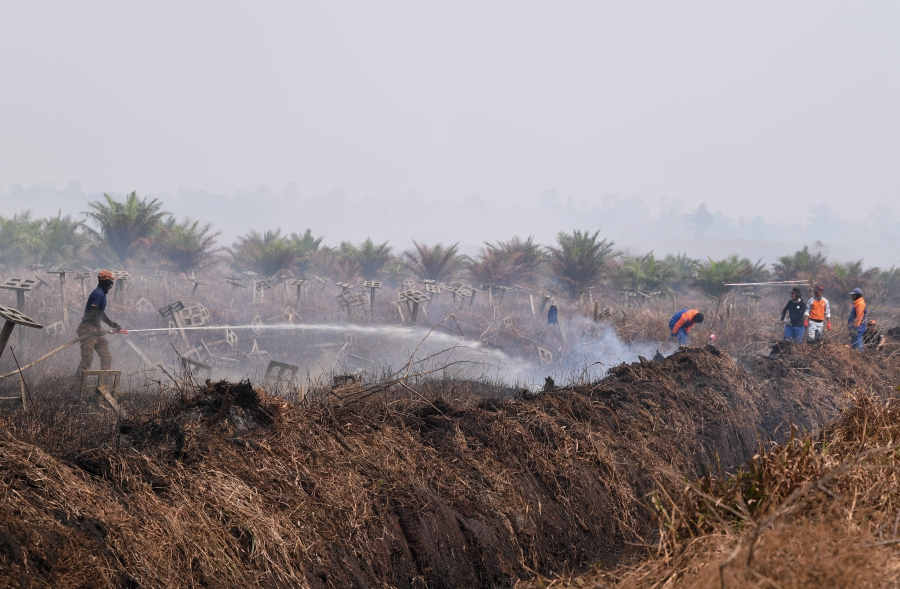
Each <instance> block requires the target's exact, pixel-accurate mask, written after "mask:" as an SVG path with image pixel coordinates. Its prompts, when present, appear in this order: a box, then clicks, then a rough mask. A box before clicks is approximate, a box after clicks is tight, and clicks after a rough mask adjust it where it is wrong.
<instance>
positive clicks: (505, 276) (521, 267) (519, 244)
mask: <svg viewBox="0 0 900 589" xmlns="http://www.w3.org/2000/svg"><path fill="white" fill-rule="evenodd" d="M545 257H546V254H545V253H544V248H542V247H541V246H540V245H537V244H536V243H534V238H533V237H529V238H528V239H526V240H525V241H522V239H520V238H519V237H518V236H516V237H513V238H512V239H510V240H509V241H498V242H497V243H496V244H492V243H488V242H485V244H484V246H483V247H482V248H481V251H480V252H479V254H478V256H477V257H476V258H475V259H474V260H472V261H471V263H470V265H469V274H471V275H472V278H473V279H474V280H475V281H476V282H479V283H487V284H504V283H507V282H512V281H515V280H527V279H529V278H531V277H533V276H534V275H535V274H536V273H537V271H538V270H539V268H540V266H541V265H542V264H543V262H544V259H545Z"/></svg>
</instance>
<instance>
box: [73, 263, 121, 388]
mask: <svg viewBox="0 0 900 589" xmlns="http://www.w3.org/2000/svg"><path fill="white" fill-rule="evenodd" d="M115 280H116V278H115V276H113V273H112V272H110V271H109V270H101V271H100V273H99V274H97V288H95V289H94V290H93V291H92V292H91V294H90V295H88V300H87V304H86V305H85V307H84V317H82V318H81V323H80V324H79V325H78V330H77V333H78V335H79V337H84V336H90V337H85V338H84V339H83V340H81V364H79V365H78V372H76V373H75V375H76V376H77V377H78V378H81V375H82V373H83V372H84V371H85V370H90V369H91V363H92V362H93V361H94V350H96V351H97V355H98V356H100V370H109V369H110V367H111V366H112V353H111V352H110V351H109V344H108V343H107V341H106V338H105V337H103V335H104V330H103V328H102V327H101V325H100V322H101V321H103V322H104V323H106V324H107V325H109V326H110V327H112V328H113V329H115V330H116V331H119V330H121V329H122V326H121V325H119V324H118V323H116V322H115V321H113V320H112V319H110V318H109V317H107V316H106V294H107V293H108V292H109V289H111V288H112V285H113V282H115Z"/></svg>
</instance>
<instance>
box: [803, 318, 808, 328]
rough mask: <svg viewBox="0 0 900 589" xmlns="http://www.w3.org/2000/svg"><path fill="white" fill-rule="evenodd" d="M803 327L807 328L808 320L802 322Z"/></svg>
mask: <svg viewBox="0 0 900 589" xmlns="http://www.w3.org/2000/svg"><path fill="white" fill-rule="evenodd" d="M803 327H809V319H804V320H803Z"/></svg>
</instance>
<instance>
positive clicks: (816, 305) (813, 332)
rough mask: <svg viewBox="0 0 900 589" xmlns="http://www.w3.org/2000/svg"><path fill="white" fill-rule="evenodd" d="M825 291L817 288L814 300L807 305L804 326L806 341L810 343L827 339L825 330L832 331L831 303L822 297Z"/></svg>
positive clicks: (819, 287) (810, 300)
mask: <svg viewBox="0 0 900 589" xmlns="http://www.w3.org/2000/svg"><path fill="white" fill-rule="evenodd" d="M824 291H825V288H824V287H822V286H817V287H816V288H815V290H814V291H813V298H811V299H809V301H808V302H807V304H806V314H805V317H804V319H803V326H804V327H805V328H806V329H807V331H806V336H807V337H806V341H807V342H809V343H812V342H815V341H818V340H820V339H822V338H823V337H825V330H827V331H831V303H829V302H828V299H826V298H825V297H824V296H822V293H823V292H824ZM823 327H824V328H825V330H823V329H822V328H823Z"/></svg>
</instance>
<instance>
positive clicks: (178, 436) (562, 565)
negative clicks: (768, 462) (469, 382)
mask: <svg viewBox="0 0 900 589" xmlns="http://www.w3.org/2000/svg"><path fill="white" fill-rule="evenodd" d="M898 380H900V366H898V363H897V362H896V360H895V359H894V358H893V357H892V356H890V355H881V356H875V355H861V354H857V353H855V352H852V351H850V350H848V349H846V348H844V347H840V346H831V345H824V346H821V347H815V346H790V345H788V346H779V347H778V348H776V349H775V350H773V354H772V355H771V356H770V357H753V358H748V359H744V360H743V361H742V363H740V364H739V363H738V362H736V361H735V360H734V359H732V358H731V357H729V356H728V355H726V354H724V353H722V352H720V351H719V350H717V349H714V348H686V349H683V350H682V351H680V352H678V353H676V354H674V355H673V356H671V357H669V358H666V359H665V360H664V361H662V362H659V363H655V362H637V363H634V364H630V365H622V366H618V367H615V368H614V369H612V370H611V371H610V374H609V375H608V377H607V378H605V379H603V380H602V381H599V382H597V383H595V384H593V385H590V386H579V387H576V388H560V389H551V390H548V391H546V392H543V393H540V394H536V395H534V394H529V393H526V392H524V391H523V392H522V394H521V395H520V398H517V399H508V398H507V399H500V398H497V399H494V398H476V397H473V396H466V395H465V394H462V393H461V390H462V389H464V388H465V383H459V382H430V383H424V382H418V383H417V382H404V383H396V384H393V385H390V386H383V387H381V388H380V389H378V390H377V394H373V395H371V396H368V397H366V398H364V399H362V396H360V397H358V398H361V399H362V400H360V401H359V402H355V403H352V404H345V405H344V406H340V405H337V404H332V405H329V404H327V403H322V404H315V405H311V406H305V407H304V406H298V405H294V404H289V403H287V402H285V401H284V400H282V399H279V398H276V397H271V396H268V395H266V394H264V393H261V392H258V391H255V390H254V389H252V388H251V387H250V386H249V385H248V384H246V383H227V382H220V383H207V385H205V386H202V387H200V388H199V389H198V390H196V391H190V392H187V393H184V394H180V395H178V396H176V397H174V398H173V399H171V400H170V401H168V402H167V403H166V404H164V405H163V406H162V407H161V408H157V409H154V410H153V411H149V412H146V413H144V414H142V415H139V416H138V417H135V418H133V419H131V420H129V421H126V422H123V423H119V424H114V428H113V429H111V430H110V434H109V435H108V436H106V437H101V438H98V437H97V436H95V437H94V438H90V439H92V440H95V441H94V442H93V443H91V444H82V442H83V440H86V439H88V438H83V439H82V438H74V437H73V442H72V443H71V444H69V445H66V444H65V443H60V441H59V440H54V441H52V443H51V441H48V437H47V434H46V431H45V430H43V429H42V427H43V426H42V422H40V421H39V420H34V421H33V422H29V421H28V418H27V415H25V414H10V413H7V414H5V416H4V417H3V420H4V423H5V425H6V427H4V428H3V430H4V433H2V434H0V476H2V478H3V489H4V493H3V500H2V503H0V579H2V582H3V583H4V585H7V586H10V587H42V586H72V587H78V586H81V587H198V586H199V587H203V586H209V587H246V586H261V587H298V586H299V587H432V588H437V587H509V586H511V585H513V584H514V583H515V582H516V580H517V579H520V578H524V577H530V576H532V575H533V573H534V572H538V573H541V574H544V575H550V574H553V573H559V572H565V571H573V570H579V569H581V568H584V567H586V566H589V565H592V564H594V563H597V562H601V563H603V564H606V565H613V564H616V563H621V562H623V560H626V559H628V558H631V557H633V556H635V555H636V554H637V553H638V552H639V550H640V549H639V548H637V547H636V546H638V545H642V544H646V543H650V542H653V540H654V535H655V534H656V530H657V525H656V523H655V522H654V521H653V513H654V512H653V510H652V509H650V508H649V507H648V501H649V498H648V496H649V494H650V493H653V492H659V493H663V494H669V495H672V496H675V495H676V494H678V493H680V492H681V491H682V490H683V487H684V482H685V480H688V479H695V478H697V477H700V476H702V475H704V474H705V473H707V472H710V471H721V470H728V469H730V468H732V467H734V466H736V465H739V464H741V463H742V462H744V461H746V460H747V459H749V458H750V457H751V456H752V455H753V454H754V453H755V452H757V451H758V449H759V447H760V444H761V443H764V442H765V441H766V440H768V439H774V440H780V439H783V438H784V437H785V436H786V435H788V434H789V432H790V428H791V426H792V425H793V426H794V427H796V428H799V429H815V428H818V427H820V426H821V425H822V424H823V423H824V422H825V421H827V420H829V419H832V418H833V417H835V416H836V415H837V414H838V412H839V410H840V408H841V407H842V406H843V405H844V404H845V403H846V401H847V398H848V394H849V393H850V392H851V391H853V390H859V389H864V390H867V391H869V390H871V391H875V392H877V393H880V394H884V395H887V394H890V391H891V390H892V387H893V386H894V385H895V384H896V383H897V382H898ZM36 413H37V412H36ZM72 427H73V426H71V424H70V426H69V429H60V430H59V431H61V432H65V431H73V430H72V429H71V428H72ZM84 427H90V424H86V425H85V426H84Z"/></svg>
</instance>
